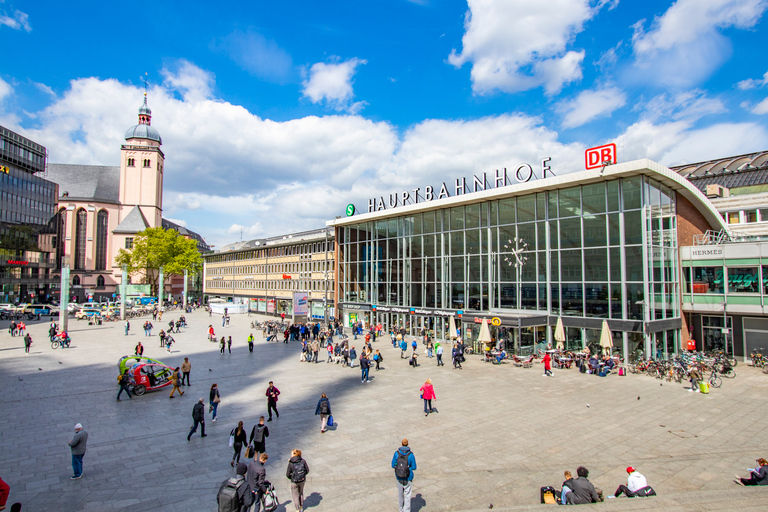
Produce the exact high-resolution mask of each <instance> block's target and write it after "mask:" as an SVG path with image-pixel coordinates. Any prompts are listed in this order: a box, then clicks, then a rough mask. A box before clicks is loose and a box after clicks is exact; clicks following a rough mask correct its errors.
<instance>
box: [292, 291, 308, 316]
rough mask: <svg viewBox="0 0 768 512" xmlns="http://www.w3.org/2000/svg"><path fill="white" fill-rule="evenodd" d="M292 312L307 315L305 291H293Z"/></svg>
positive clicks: (297, 314)
mask: <svg viewBox="0 0 768 512" xmlns="http://www.w3.org/2000/svg"><path fill="white" fill-rule="evenodd" d="M293 314H294V315H296V316H307V315H308V314H309V301H308V300H307V292H295V293H294V294H293Z"/></svg>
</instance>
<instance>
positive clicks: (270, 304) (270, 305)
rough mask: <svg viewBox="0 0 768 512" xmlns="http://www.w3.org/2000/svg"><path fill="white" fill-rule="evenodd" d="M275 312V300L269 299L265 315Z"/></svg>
mask: <svg viewBox="0 0 768 512" xmlns="http://www.w3.org/2000/svg"><path fill="white" fill-rule="evenodd" d="M274 312H275V299H270V300H268V301H267V313H274Z"/></svg>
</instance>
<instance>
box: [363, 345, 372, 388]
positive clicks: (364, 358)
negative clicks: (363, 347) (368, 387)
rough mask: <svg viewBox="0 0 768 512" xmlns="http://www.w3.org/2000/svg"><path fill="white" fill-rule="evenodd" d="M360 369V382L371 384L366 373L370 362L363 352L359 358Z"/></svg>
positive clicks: (369, 367)
mask: <svg viewBox="0 0 768 512" xmlns="http://www.w3.org/2000/svg"><path fill="white" fill-rule="evenodd" d="M360 369H361V370H362V374H363V376H362V378H363V380H362V382H363V384H365V383H366V382H371V380H370V379H369V378H368V372H369V371H370V369H371V362H370V361H369V360H368V356H367V355H365V352H363V355H362V356H360Z"/></svg>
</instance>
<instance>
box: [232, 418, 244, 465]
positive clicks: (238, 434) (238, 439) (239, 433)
mask: <svg viewBox="0 0 768 512" xmlns="http://www.w3.org/2000/svg"><path fill="white" fill-rule="evenodd" d="M230 435H234V436H235V444H234V448H235V454H234V455H233V456H232V463H231V466H232V467H235V462H240V452H241V451H243V445H244V444H245V443H247V442H248V436H246V435H245V429H244V428H243V422H242V421H240V422H238V423H237V427H235V428H233V429H232V432H231V433H230Z"/></svg>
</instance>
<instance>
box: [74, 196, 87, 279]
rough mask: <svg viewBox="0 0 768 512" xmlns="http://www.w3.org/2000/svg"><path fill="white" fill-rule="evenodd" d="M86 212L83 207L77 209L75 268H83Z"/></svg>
mask: <svg viewBox="0 0 768 512" xmlns="http://www.w3.org/2000/svg"><path fill="white" fill-rule="evenodd" d="M87 225H88V213H86V211H85V210H84V209H83V208H80V209H79V210H77V227H76V229H75V269H77V270H84V269H85V242H86V233H87V228H88V226H87Z"/></svg>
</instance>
